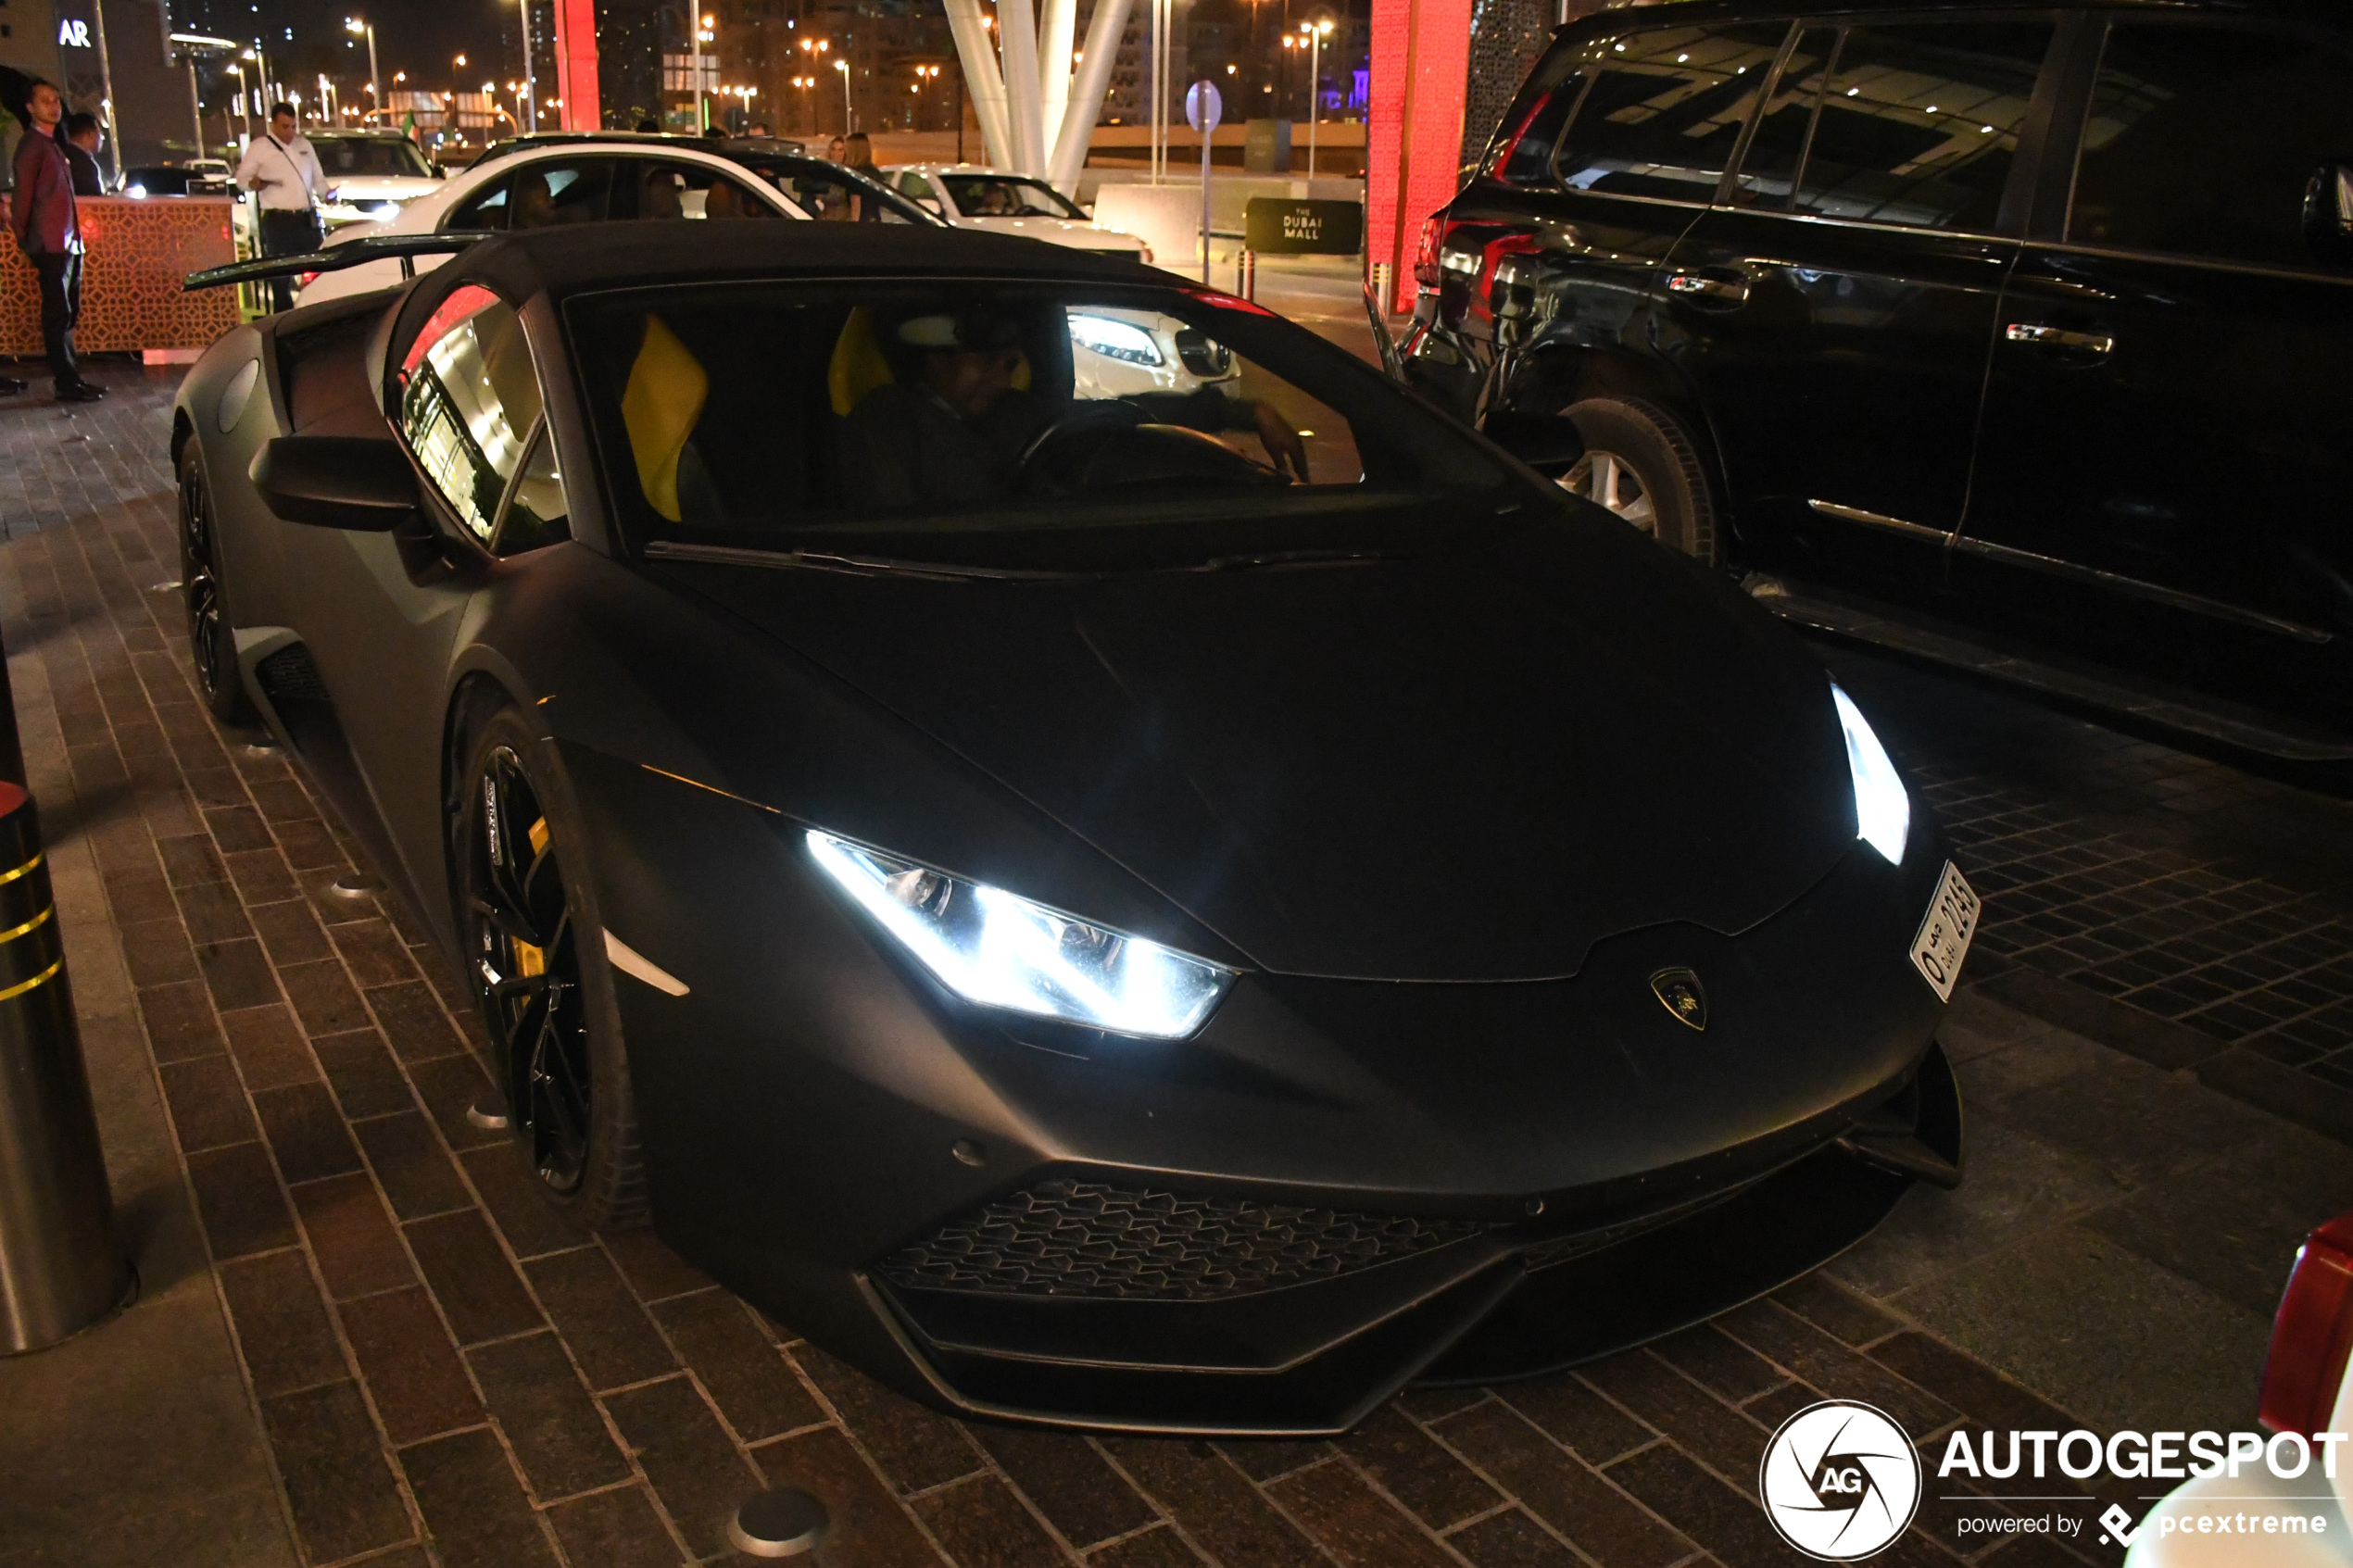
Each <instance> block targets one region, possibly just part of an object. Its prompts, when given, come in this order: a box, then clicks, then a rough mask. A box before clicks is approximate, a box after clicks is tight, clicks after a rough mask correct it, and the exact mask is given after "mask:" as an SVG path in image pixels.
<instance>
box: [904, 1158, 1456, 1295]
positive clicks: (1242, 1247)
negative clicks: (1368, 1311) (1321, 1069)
mask: <svg viewBox="0 0 2353 1568" xmlns="http://www.w3.org/2000/svg"><path fill="white" fill-rule="evenodd" d="M1486 1228H1487V1227H1486V1226H1485V1225H1482V1224H1479V1223H1476V1222H1473V1221H1466V1220H1421V1219H1412V1218H1406V1217H1400V1216H1391V1215H1380V1214H1354V1213H1348V1212H1345V1211H1342V1210H1332V1209H1294V1208H1289V1207H1286V1206H1284V1205H1280V1204H1272V1203H1253V1202H1252V1201H1250V1200H1249V1199H1248V1198H1200V1197H1187V1196H1184V1195H1181V1194H1177V1193H1172V1192H1155V1191H1151V1190H1148V1189H1144V1188H1135V1187H1115V1186H1110V1185H1105V1184H1104V1183H1101V1182H1081V1181H1072V1180H1067V1179H1061V1180H1054V1181H1049V1182H1040V1183H1039V1184H1038V1185H1036V1186H1033V1187H1029V1188H1027V1189H1026V1190H1025V1191H1021V1192H1016V1193H1013V1194H1010V1195H1008V1196H1007V1197H1004V1198H999V1199H997V1200H996V1201H995V1202H993V1203H991V1204H989V1205H988V1206H987V1207H986V1208H983V1209H980V1210H975V1211H974V1212H973V1213H971V1214H968V1215H965V1216H964V1217H963V1218H962V1219H959V1220H955V1221H952V1222H950V1223H948V1224H946V1225H943V1226H941V1227H940V1228H939V1229H938V1230H937V1231H935V1232H933V1233H932V1234H931V1235H930V1236H926V1237H925V1238H924V1239H923V1240H921V1241H919V1242H917V1243H915V1244H914V1245H913V1246H912V1247H908V1248H902V1249H900V1251H898V1252H895V1253H893V1254H892V1255H891V1256H890V1257H888V1258H887V1259H885V1260H884V1261H883V1262H882V1264H881V1266H880V1267H879V1268H878V1269H877V1270H876V1273H879V1274H881V1276H882V1277H883V1278H884V1279H886V1280H888V1281H889V1282H890V1283H891V1284H893V1285H897V1286H905V1287H909V1288H916V1289H930V1290H969V1291H981V1292H986V1293H988V1294H992V1295H1010V1296H1066V1297H1082V1298H1096V1299H1101V1300H1118V1301H1214V1300H1217V1299H1219V1298H1224V1297H1228V1296H1239V1295H1243V1294H1246V1293H1248V1292H1251V1291H1256V1290H1274V1289H1278V1288H1280V1287H1281V1286H1287V1285H1303V1284H1305V1283H1307V1282H1308V1281H1310V1280H1318V1279H1330V1278H1333V1277H1335V1276H1337V1275H1340V1274H1344V1273H1353V1272H1354V1271H1356V1270H1358V1269H1368V1268H1371V1267H1372V1266H1373V1265H1375V1264H1377V1263H1387V1262H1391V1261H1395V1260H1397V1259H1400V1258H1409V1257H1412V1256H1413V1255H1414V1254H1415V1253H1417V1252H1425V1251H1428V1249H1429V1248H1433V1247H1442V1246H1444V1245H1445V1244H1446V1243H1448V1242H1450V1241H1458V1240H1461V1239H1462V1238H1463V1237H1465V1236H1476V1235H1478V1234H1479V1233H1480V1232H1481V1231H1483V1230H1485V1229H1486Z"/></svg>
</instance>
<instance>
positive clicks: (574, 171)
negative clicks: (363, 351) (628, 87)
mask: <svg viewBox="0 0 2353 1568" xmlns="http://www.w3.org/2000/svg"><path fill="white" fill-rule="evenodd" d="M682 140H683V139H682ZM808 216H809V214H807V213H806V212H803V211H802V210H801V209H800V207H799V206H797V205H796V204H795V203H794V202H793V201H792V200H791V199H790V198H788V197H786V195H784V194H782V193H781V192H779V191H777V190H775V189H774V187H772V186H771V185H769V184H768V183H767V182H765V181H764V180H762V179H761V178H759V177H758V176H757V175H755V174H753V173H751V172H750V171H749V170H747V169H744V168H743V167H741V166H740V165H738V164H736V163H733V162H730V161H729V160H727V159H725V158H723V157H712V156H711V154H709V153H706V152H702V151H699V150H698V149H696V148H694V147H691V146H686V145H682V144H676V143H671V142H667V141H656V140H654V139H652V138H643V139H637V140H627V141H623V140H614V141H610V142H608V141H600V140H598V139H595V138H580V139H577V140H567V141H560V142H549V143H543V144H512V150H511V151H506V150H501V149H498V148H493V149H492V150H491V151H490V152H488V153H485V154H484V155H483V157H481V158H479V159H477V160H476V161H475V163H474V164H473V166H472V168H470V169H466V170H465V171H464V172H463V173H460V174H455V175H452V176H450V178H449V179H447V180H446V181H443V182H438V183H437V184H436V185H435V187H434V189H433V190H432V191H431V192H429V193H427V194H423V195H421V196H418V197H416V198H415V199H413V200H411V201H410V202H409V203H408V204H407V205H406V206H405V207H401V208H400V210H399V212H398V213H397V214H396V215H395V216H392V217H389V218H386V219H384V220H370V221H364V222H358V223H347V224H346V225H345V226H344V227H342V228H340V229H338V230H336V231H335V232H333V234H331V235H329V236H328V238H327V243H328V244H329V245H341V244H344V243H346V242H347V241H350V240H356V239H359V238H360V237H362V236H363V235H368V234H430V233H434V232H439V231H442V230H447V229H472V230H484V229H486V230H506V229H510V228H512V229H538V228H551V227H557V226H560V225H563V224H568V223H598V222H604V221H606V220H620V219H630V218H673V219H682V220H709V219H714V218H797V219H806V218H807V217H808ZM445 259H447V258H446V257H433V256H421V257H416V259H415V266H416V268H417V269H418V270H420V271H422V270H426V269H429V268H432V267H435V266H438V265H440V263H441V262H442V261H443V260H445ZM400 281H401V270H400V263H398V262H397V261H390V260H385V261H369V262H364V263H362V264H361V265H359V266H358V267H346V268H345V269H343V270H341V271H336V272H321V273H320V274H318V275H317V276H316V277H313V278H311V279H310V280H308V282H305V283H304V284H303V285H302V287H301V289H300V291H299V298H300V300H301V302H302V303H303V304H305V305H311V304H316V303H317V302H318V301H320V300H322V299H341V298H343V297H344V296H345V295H355V294H366V293H368V292H369V291H370V290H372V289H381V288H389V287H392V286H393V285H394V284H396V283H398V282H400Z"/></svg>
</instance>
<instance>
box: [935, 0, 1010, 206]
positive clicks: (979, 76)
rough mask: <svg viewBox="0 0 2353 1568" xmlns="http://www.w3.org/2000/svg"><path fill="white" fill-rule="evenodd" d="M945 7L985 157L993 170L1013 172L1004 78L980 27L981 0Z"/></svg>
mask: <svg viewBox="0 0 2353 1568" xmlns="http://www.w3.org/2000/svg"><path fill="white" fill-rule="evenodd" d="M946 5H947V7H948V27H949V31H950V32H952V33H954V34H955V38H956V57H957V59H958V60H960V61H962V62H963V68H964V91H965V92H967V93H969V94H972V101H973V118H974V119H977V120H979V121H980V140H981V145H982V148H983V154H982V156H983V157H986V158H987V159H988V163H989V166H990V167H991V168H995V169H1011V168H1012V167H1013V134H1012V131H1011V128H1010V127H1009V126H1008V125H1007V124H1006V112H1005V111H1006V105H1005V78H1004V75H1003V73H1002V72H1000V70H999V69H997V50H996V48H995V46H994V45H992V44H990V43H989V41H988V29H987V28H985V27H983V26H981V24H980V0H946Z"/></svg>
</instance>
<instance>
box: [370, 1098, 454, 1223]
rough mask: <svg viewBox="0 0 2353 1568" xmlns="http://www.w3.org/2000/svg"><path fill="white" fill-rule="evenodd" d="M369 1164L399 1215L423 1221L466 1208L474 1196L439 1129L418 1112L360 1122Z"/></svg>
mask: <svg viewBox="0 0 2353 1568" xmlns="http://www.w3.org/2000/svg"><path fill="white" fill-rule="evenodd" d="M352 1131H353V1133H355V1134H356V1135H358V1136H359V1146H360V1148H363V1149H365V1150H366V1151H367V1155H368V1164H369V1166H370V1167H371V1169H372V1170H373V1171H374V1172H375V1173H376V1182H377V1184H378V1185H380V1186H382V1187H383V1188H384V1199H385V1201H386V1202H388V1203H390V1204H391V1205H392V1211H393V1213H394V1214H395V1215H396V1216H397V1217H398V1218H400V1219H403V1220H422V1219H423V1218H425V1217H426V1216H427V1215H429V1214H443V1213H447V1212H448V1211H449V1210H453V1209H463V1208H465V1207H466V1206H467V1205H468V1204H469V1203H471V1202H472V1198H469V1197H468V1195H467V1193H466V1189H465V1185H464V1184H463V1183H461V1182H459V1180H458V1168H457V1166H455V1165H454V1164H452V1163H451V1162H450V1160H449V1155H448V1153H447V1151H446V1150H444V1149H443V1148H442V1147H441V1140H440V1139H439V1138H437V1137H435V1136H434V1131H433V1127H432V1126H431V1124H430V1123H427V1122H426V1121H425V1119H424V1118H423V1117H422V1116H421V1115H419V1114H418V1113H417V1112H415V1111H413V1110H412V1111H409V1112H406V1113H405V1114H402V1115H398V1116H380V1117H377V1118H375V1119H374V1120H372V1121H368V1122H360V1123H354V1125H353V1127H352Z"/></svg>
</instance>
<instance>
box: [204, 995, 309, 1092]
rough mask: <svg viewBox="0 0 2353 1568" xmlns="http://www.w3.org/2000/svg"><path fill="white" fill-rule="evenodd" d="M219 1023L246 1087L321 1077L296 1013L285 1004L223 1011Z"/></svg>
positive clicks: (271, 1086)
mask: <svg viewBox="0 0 2353 1568" xmlns="http://www.w3.org/2000/svg"><path fill="white" fill-rule="evenodd" d="M220 1026H221V1029H222V1030H223V1031H224V1032H225V1033H226V1034H227V1035H228V1040H229V1054H230V1055H231V1056H233V1057H234V1058H236V1060H237V1071H238V1073H241V1074H242V1075H243V1076H244V1078H245V1087H246V1088H248V1089H282V1088H284V1087H286V1086H287V1085H290V1084H308V1083H310V1082H312V1081H313V1080H315V1079H316V1078H317V1077H318V1076H319V1069H318V1066H317V1065H316V1064H315V1063H314V1062H313V1061H312V1060H311V1058H310V1047H308V1045H306V1044H304V1042H303V1038H302V1031H300V1030H299V1029H296V1027H295V1022H294V1015H293V1014H291V1013H289V1012H287V1011H286V1010H285V1008H284V1007H283V1006H282V1005H279V1004H277V1003H272V1004H271V1005H270V1006H268V1007H255V1008H242V1009H239V1010H237V1011H235V1012H227V1013H223V1014H221V1015H220Z"/></svg>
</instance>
